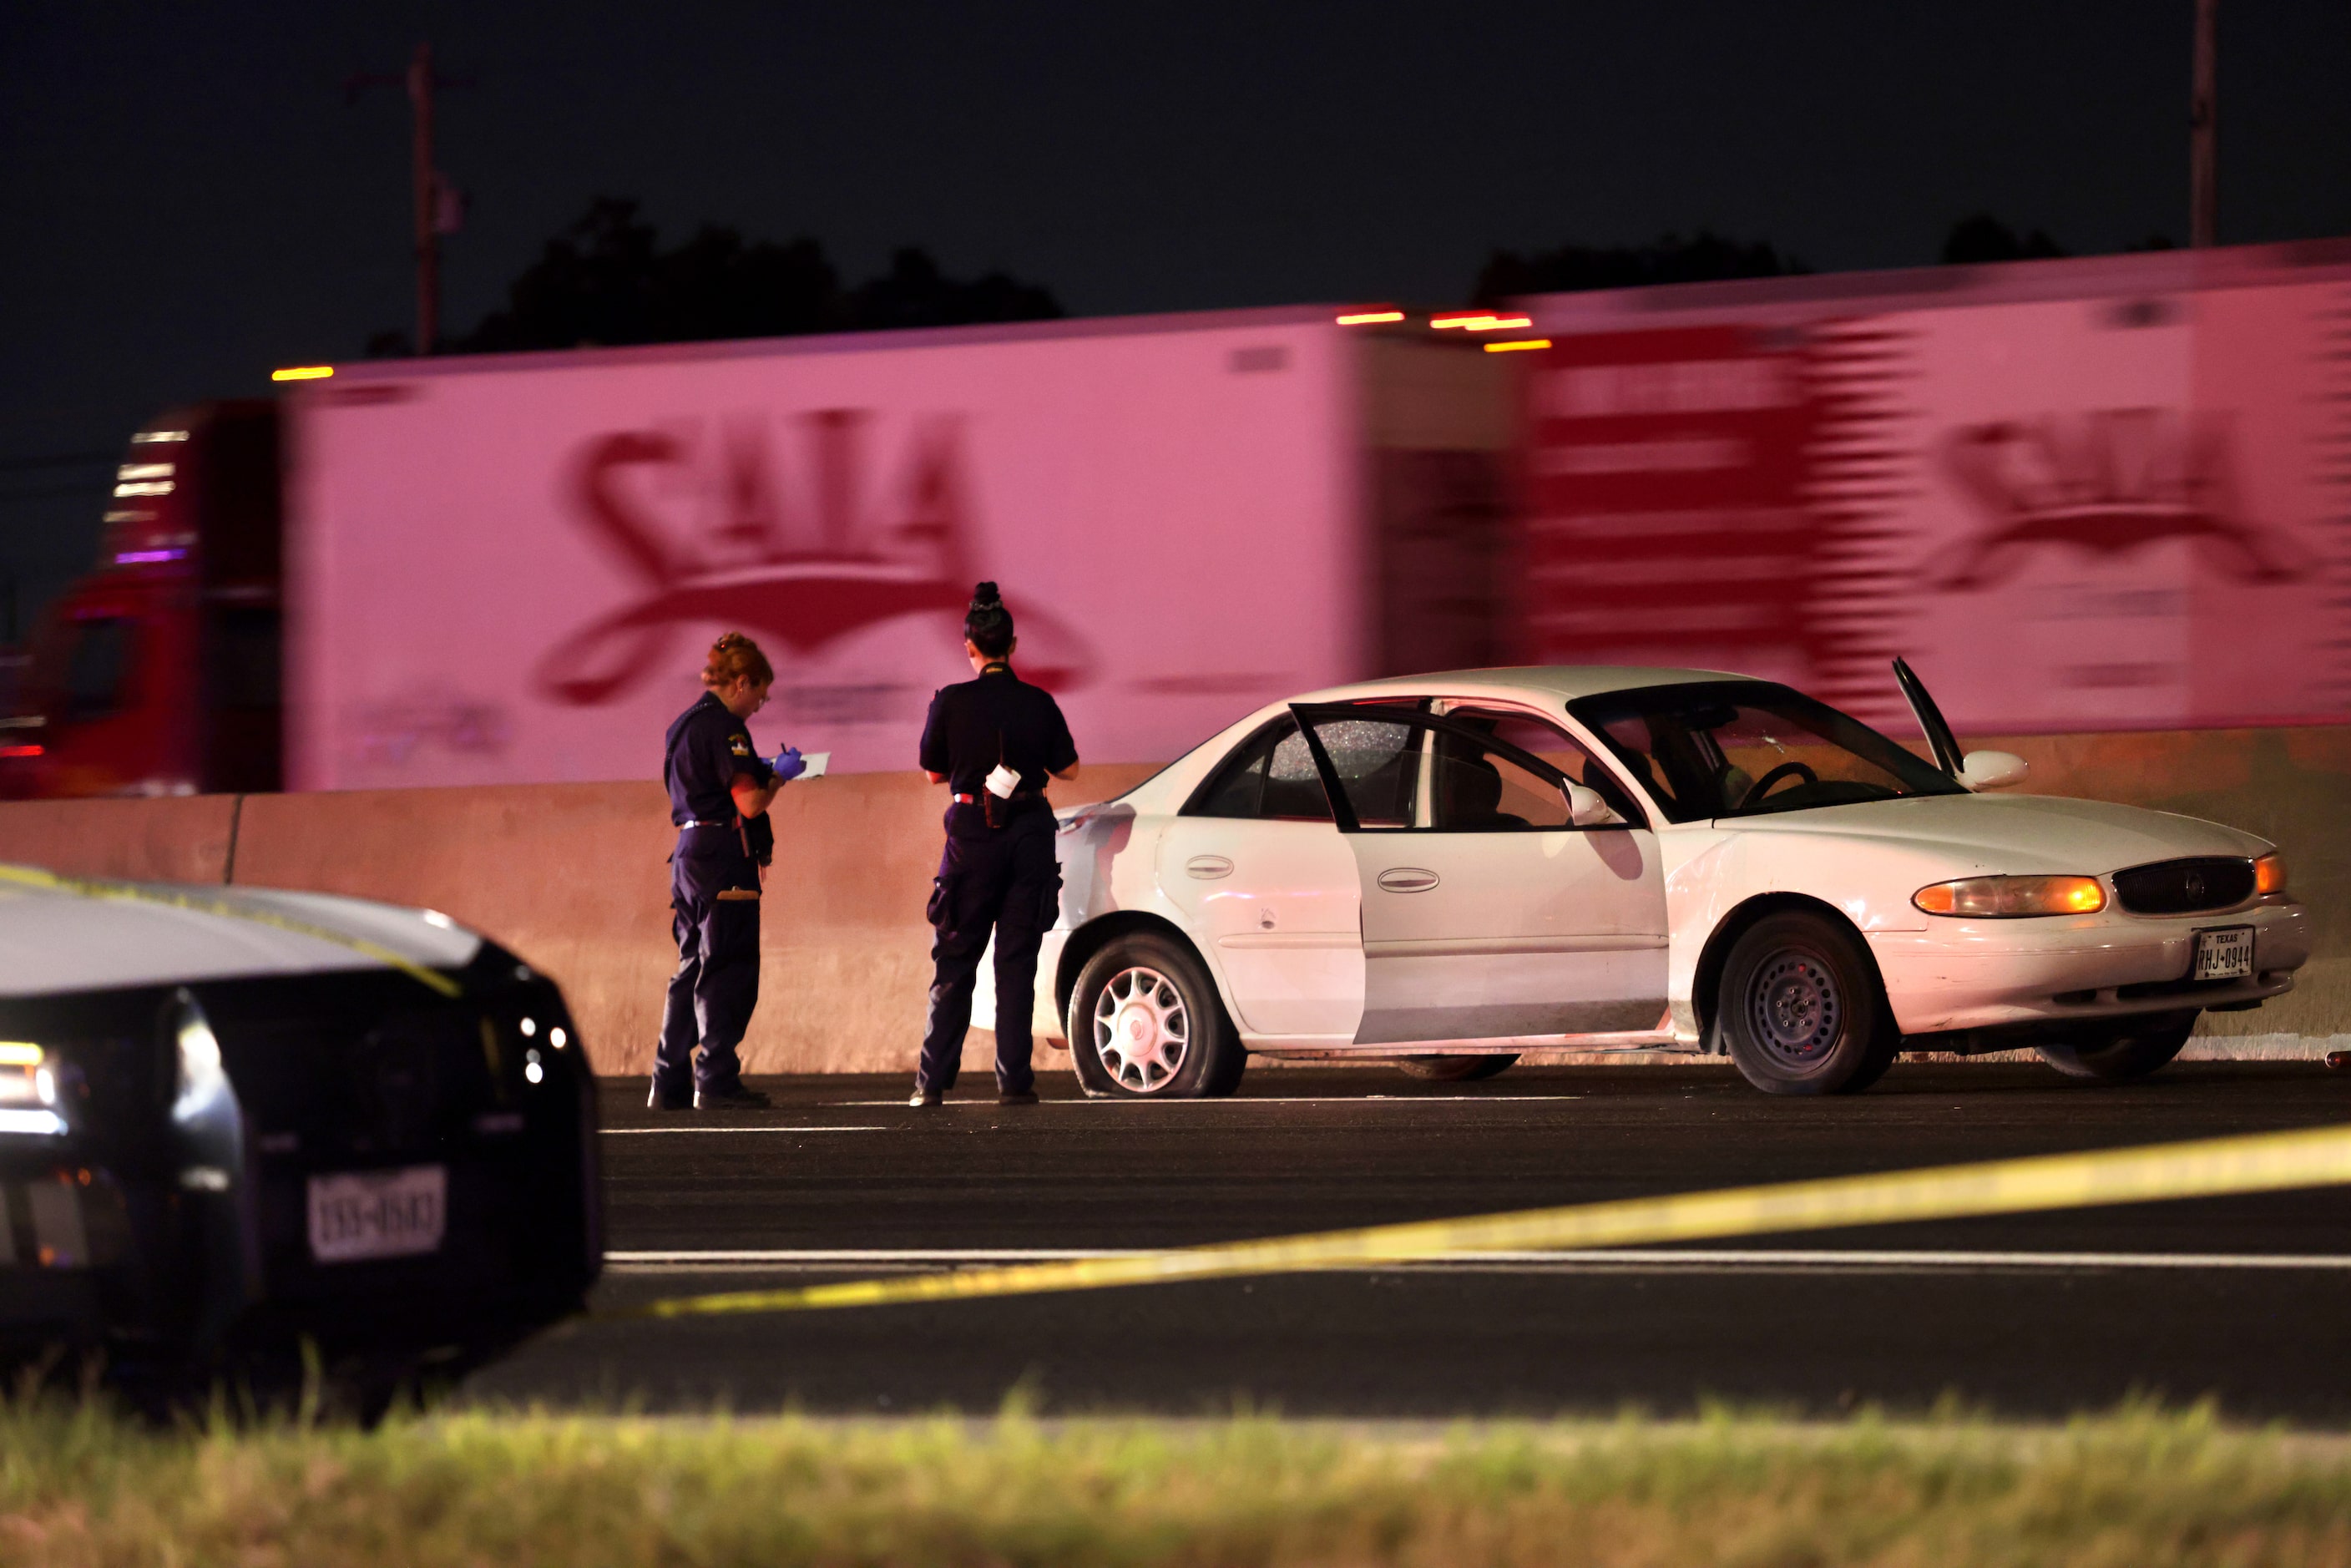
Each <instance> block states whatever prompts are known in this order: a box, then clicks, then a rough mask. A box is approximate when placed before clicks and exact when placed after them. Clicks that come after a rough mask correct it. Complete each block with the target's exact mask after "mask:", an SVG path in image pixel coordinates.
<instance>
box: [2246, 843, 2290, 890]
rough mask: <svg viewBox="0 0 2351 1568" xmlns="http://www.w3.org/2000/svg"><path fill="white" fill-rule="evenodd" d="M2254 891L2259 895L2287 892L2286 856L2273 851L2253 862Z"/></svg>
mask: <svg viewBox="0 0 2351 1568" xmlns="http://www.w3.org/2000/svg"><path fill="white" fill-rule="evenodd" d="M2253 891H2254V892H2255V893H2257V894H2268V893H2283V892H2284V891H2285V856H2283V855H2282V854H2280V853H2278V852H2277V851H2275V850H2272V851H2271V852H2269V853H2267V854H2265V855H2263V856H2262V858H2261V859H2259V860H2257V861H2255V862H2253Z"/></svg>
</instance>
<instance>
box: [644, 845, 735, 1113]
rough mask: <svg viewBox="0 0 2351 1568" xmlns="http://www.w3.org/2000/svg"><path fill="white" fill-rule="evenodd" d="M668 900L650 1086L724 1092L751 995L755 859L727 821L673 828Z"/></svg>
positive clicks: (667, 1092) (666, 1091)
mask: <svg viewBox="0 0 2351 1568" xmlns="http://www.w3.org/2000/svg"><path fill="white" fill-rule="evenodd" d="M669 902H670V908H671V910H672V911H673V912H674V915H673V918H672V920H671V922H670V930H671V932H672V934H673V935H674V936H676V938H677V972H676V973H675V974H674V975H672V976H671V977H669V1000H668V1003H667V1005H666V1006H665V1007H664V1009H662V1031H661V1044H660V1046H659V1047H658V1048H656V1049H655V1051H654V1052H653V1089H654V1091H655V1092H657V1093H659V1094H660V1095H661V1096H662V1097H663V1098H664V1099H666V1100H683V1099H684V1098H685V1097H686V1096H687V1095H688V1094H690V1093H692V1092H694V1091H695V1090H696V1089H700V1090H703V1091H705V1092H714V1091H715V1092H719V1093H725V1092H727V1091H728V1090H731V1089H733V1088H735V1087H736V1086H737V1084H739V1083H740V1082H742V1078H743V1061H742V1058H741V1057H739V1056H737V1054H736V1047H737V1046H739V1045H741V1044H742V1043H743V1031H744V1030H747V1029H748V1028H749V1027H750V1024H751V1009H752V1008H754V1007H755V1006H757V1005H758V1000H759V867H758V862H755V861H753V860H752V859H751V857H750V855H749V853H748V852H747V849H746V846H745V843H744V839H743V835H742V834H741V833H739V832H738V831H737V830H736V828H735V827H734V825H733V824H731V823H730V824H729V825H727V826H726V827H724V828H687V829H684V830H683V831H680V832H679V834H678V835H677V852H676V853H674V854H673V855H672V856H671V857H670V873H669ZM697 1044H699V1045H700V1046H701V1048H702V1055H701V1059H700V1060H699V1061H696V1060H695V1046H696V1045H697Z"/></svg>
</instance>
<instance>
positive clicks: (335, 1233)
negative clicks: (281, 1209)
mask: <svg viewBox="0 0 2351 1568" xmlns="http://www.w3.org/2000/svg"><path fill="white" fill-rule="evenodd" d="M448 1198H449V1168H448V1167H447V1166H409V1167H408V1168H407V1169H405V1170H396V1171H351V1172H346V1173H344V1174H342V1175H340V1176H312V1177H311V1178H310V1256H311V1257H313V1258H316V1259H317V1260H319V1262H321V1263H350V1262H356V1261H358V1260H361V1259H367V1258H411V1257H414V1256H416V1255H418V1254H420V1253H424V1252H437V1251H439V1250H440V1249H441V1234H442V1231H443V1230H444V1228H445V1227H446V1225H447V1222H448Z"/></svg>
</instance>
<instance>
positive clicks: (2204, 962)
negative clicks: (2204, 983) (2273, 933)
mask: <svg viewBox="0 0 2351 1568" xmlns="http://www.w3.org/2000/svg"><path fill="white" fill-rule="evenodd" d="M2252 972H2253V928H2252V926H2250V925H2226V926H2222V927H2221V928H2220V930H2218V931H2199V932H2198V933H2197V934H2196V970H2195V973H2194V974H2193V975H2191V976H2190V977H2189V978H2191V979H2197V980H2241V979H2243V978H2244V977H2246V976H2248V975H2250V974H2252Z"/></svg>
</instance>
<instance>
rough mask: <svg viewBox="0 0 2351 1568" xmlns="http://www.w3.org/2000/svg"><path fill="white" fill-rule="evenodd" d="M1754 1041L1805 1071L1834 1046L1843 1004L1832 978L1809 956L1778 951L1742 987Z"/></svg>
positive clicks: (1772, 1053) (1827, 971)
mask: <svg viewBox="0 0 2351 1568" xmlns="http://www.w3.org/2000/svg"><path fill="white" fill-rule="evenodd" d="M1747 995H1748V1019H1749V1023H1750V1028H1752V1029H1753V1030H1754V1031H1755V1040H1756V1043H1757V1044H1759V1045H1761V1046H1762V1047H1763V1049H1764V1050H1765V1051H1769V1052H1771V1055H1773V1056H1776V1057H1778V1058H1779V1059H1780V1060H1781V1061H1784V1062H1786V1063H1788V1064H1789V1065H1790V1066H1792V1067H1809V1066H1811V1065H1812V1064H1813V1062H1815V1061H1819V1060H1820V1058H1821V1053H1822V1052H1823V1051H1827V1050H1828V1049H1829V1048H1830V1047H1831V1046H1832V1045H1834V1043H1835V1042H1836V1038H1837V1030H1838V1029H1839V1028H1840V1027H1841V1026H1842V1025H1843V1024H1844V999H1843V998H1840V997H1839V996H1838V995H1837V984H1836V977H1835V976H1834V975H1833V974H1831V973H1830V972H1829V969H1828V967H1827V966H1826V965H1824V964H1823V963H1822V962H1821V961H1820V960H1819V959H1817V958H1815V957H1813V956H1812V955H1811V954H1809V953H1782V954H1780V955H1779V956H1777V957H1774V958H1772V959H1771V960H1770V961H1769V962H1768V963H1766V964H1765V965H1764V966H1763V967H1761V969H1759V970H1757V971H1756V974H1755V978H1754V980H1753V981H1752V982H1751V983H1750V986H1749V988H1748V993H1747Z"/></svg>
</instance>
